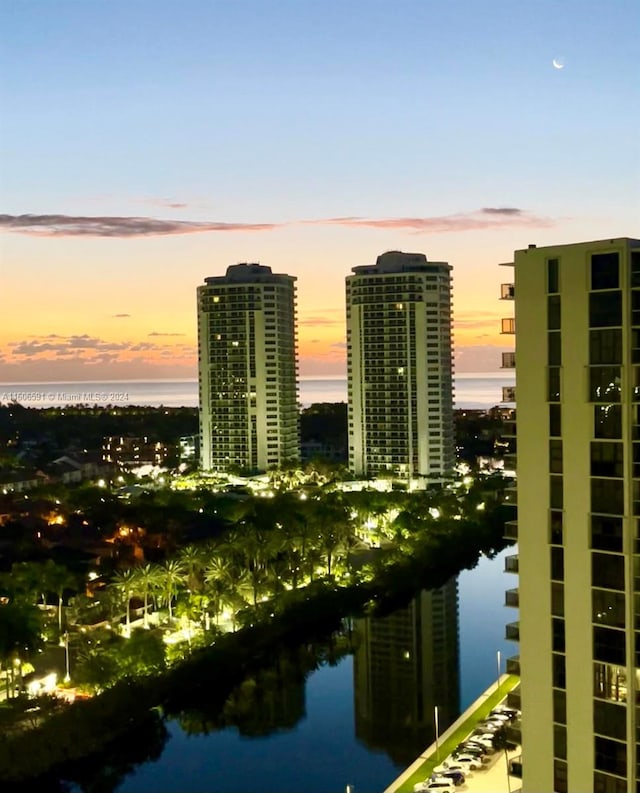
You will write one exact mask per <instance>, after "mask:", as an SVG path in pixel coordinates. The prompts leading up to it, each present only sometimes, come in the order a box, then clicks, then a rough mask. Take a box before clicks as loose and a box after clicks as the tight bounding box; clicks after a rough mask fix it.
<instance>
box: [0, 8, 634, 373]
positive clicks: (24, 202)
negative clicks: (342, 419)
mask: <svg viewBox="0 0 640 793" xmlns="http://www.w3.org/2000/svg"><path fill="white" fill-rule="evenodd" d="M639 23H640V4H638V2H637V0H609V1H608V2H603V0H553V1H552V0H509V1H507V0H502V1H499V0H486V1H484V2H482V1H481V0H458V1H456V0H449V1H446V0H393V1H391V0H388V1H385V2H383V1H382V0H367V1H366V2H364V1H362V0H322V2H316V1H315V0H270V1H269V0H226V1H225V2H222V0H207V1H206V2H205V0H180V2H178V0H171V2H167V1H166V0H110V2H106V1H105V0H102V1H100V0H76V1H75V2H67V0H42V1H41V2H37V1H35V0H4V2H2V3H1V4H0V31H1V32H0V45H1V46H0V74H1V75H2V76H1V78H0V125H1V126H0V177H1V184H2V188H1V189H2V202H3V203H2V208H0V211H1V212H3V213H4V214H2V215H0V230H1V231H2V235H1V237H0V275H1V278H0V296H1V298H2V308H1V311H0V381H1V382H21V383H24V382H37V381H56V380H58V381H60V380H89V379H90V380H114V379H119V378H128V379H146V378H180V377H194V376H195V375H196V360H197V353H196V349H195V347H196V310H195V309H196V306H195V294H196V287H197V286H198V285H199V284H200V283H202V282H203V280H204V278H205V277H207V276H211V275H219V274H223V273H224V272H225V270H226V268H227V266H228V265H230V264H234V263H236V262H242V261H259V262H261V263H262V264H265V265H268V266H270V267H271V268H272V269H273V270H274V272H283V273H289V274H292V275H295V276H297V278H298V300H299V304H298V308H299V342H300V344H299V346H300V357H301V367H300V369H301V374H302V375H312V374H317V375H332V374H333V375H339V374H343V373H344V372H345V368H346V367H345V361H344V358H345V350H344V278H345V276H346V275H348V274H349V273H350V271H351V268H352V267H354V266H356V265H361V264H369V263H372V262H374V261H375V258H376V257H377V256H378V255H379V254H380V253H382V252H384V251H386V250H391V249H394V250H404V251H416V252H422V253H425V254H426V256H427V258H428V259H431V260H435V261H448V262H449V263H450V264H452V265H453V267H454V271H453V275H454V301H455V302H454V310H455V337H456V350H457V355H456V361H457V364H456V366H457V369H458V370H459V371H487V370H496V369H498V368H499V365H500V363H499V362H500V352H501V351H502V350H505V349H509V348H510V345H511V339H510V338H509V337H501V336H500V335H499V319H500V317H501V316H510V315H511V314H512V306H511V305H509V304H504V303H502V304H501V303H500V302H499V300H498V296H499V284H500V282H501V281H508V280H510V277H511V271H509V270H505V269H504V268H499V267H498V266H497V265H498V263H500V262H506V261H510V260H511V259H512V253H513V250H514V249H516V248H524V247H526V246H527V245H528V244H529V243H536V244H538V245H547V244H556V243H570V242H578V241H583V240H590V239H598V238H605V237H606V238H610V237H616V236H634V235H636V236H637V235H638V228H637V225H638V217H639V209H640V191H639V184H640V178H639V177H640V169H639V156H638V154H639V150H638V129H639V128H640V124H639V121H640V119H639V115H640V113H639V103H638V84H639V79H638V78H639V76H640V69H639V59H638V31H639V30H640V24H639ZM554 59H555V61H556V64H557V65H559V66H561V67H562V68H556V66H554V63H553V61H554Z"/></svg>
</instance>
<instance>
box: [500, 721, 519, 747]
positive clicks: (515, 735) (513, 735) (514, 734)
mask: <svg viewBox="0 0 640 793" xmlns="http://www.w3.org/2000/svg"><path fill="white" fill-rule="evenodd" d="M504 737H505V738H506V739H507V741H509V743H515V744H516V746H521V745H522V727H521V726H520V719H516V721H512V722H511V723H510V724H509V725H508V726H507V729H506V731H505V736H504Z"/></svg>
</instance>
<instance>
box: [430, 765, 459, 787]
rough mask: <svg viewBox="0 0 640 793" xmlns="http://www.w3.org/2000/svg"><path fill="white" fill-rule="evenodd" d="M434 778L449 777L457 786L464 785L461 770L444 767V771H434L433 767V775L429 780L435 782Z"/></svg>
mask: <svg viewBox="0 0 640 793" xmlns="http://www.w3.org/2000/svg"><path fill="white" fill-rule="evenodd" d="M436 779H450V780H451V781H452V782H453V784H454V785H455V786H456V787H458V786H459V785H464V780H465V775H464V774H463V772H462V771H454V770H451V769H446V770H444V771H440V772H438V771H436V770H435V768H434V769H433V776H432V777H431V781H432V782H435V781H436Z"/></svg>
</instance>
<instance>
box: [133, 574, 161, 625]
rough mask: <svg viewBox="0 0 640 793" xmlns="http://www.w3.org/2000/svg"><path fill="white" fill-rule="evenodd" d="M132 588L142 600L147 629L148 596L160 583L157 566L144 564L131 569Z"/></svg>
mask: <svg viewBox="0 0 640 793" xmlns="http://www.w3.org/2000/svg"><path fill="white" fill-rule="evenodd" d="M133 578H134V582H133V586H134V588H135V591H136V592H137V593H142V596H143V598H144V617H143V620H144V627H145V628H148V627H149V594H150V592H151V590H152V588H153V587H154V586H156V585H157V584H159V582H160V570H159V568H158V567H157V565H152V564H145V565H140V566H139V567H134V568H133Z"/></svg>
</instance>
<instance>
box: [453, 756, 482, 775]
mask: <svg viewBox="0 0 640 793" xmlns="http://www.w3.org/2000/svg"><path fill="white" fill-rule="evenodd" d="M451 762H452V763H455V764H456V765H461V766H462V767H463V768H468V769H469V770H470V771H477V770H478V769H480V768H482V758H480V757H478V756H477V755H473V754H464V753H462V752H461V753H460V754H458V755H452V756H451Z"/></svg>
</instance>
